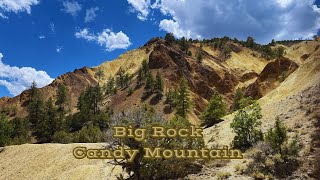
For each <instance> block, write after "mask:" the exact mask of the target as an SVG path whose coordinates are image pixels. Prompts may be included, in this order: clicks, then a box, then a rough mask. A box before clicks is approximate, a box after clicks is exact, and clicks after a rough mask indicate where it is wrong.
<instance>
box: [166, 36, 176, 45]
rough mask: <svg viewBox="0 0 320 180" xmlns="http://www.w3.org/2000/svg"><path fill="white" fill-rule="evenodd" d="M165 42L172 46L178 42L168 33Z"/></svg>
mask: <svg viewBox="0 0 320 180" xmlns="http://www.w3.org/2000/svg"><path fill="white" fill-rule="evenodd" d="M164 40H165V41H166V42H167V43H169V44H172V43H174V42H175V41H176V39H175V38H174V36H173V34H172V33H167V34H166V36H165V37H164Z"/></svg>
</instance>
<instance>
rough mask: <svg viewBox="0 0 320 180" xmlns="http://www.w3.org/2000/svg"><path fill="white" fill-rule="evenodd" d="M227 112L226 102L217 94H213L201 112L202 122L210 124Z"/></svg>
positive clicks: (217, 120) (216, 121)
mask: <svg viewBox="0 0 320 180" xmlns="http://www.w3.org/2000/svg"><path fill="white" fill-rule="evenodd" d="M226 113H227V104H226V103H225V102H224V101H223V98H222V96H221V95H219V94H214V95H213V96H212V98H211V99H210V102H209V105H208V107H207V108H206V109H205V111H204V112H202V114H201V119H202V121H203V122H202V124H203V125H205V126H207V127H208V126H212V125H214V124H216V123H218V122H219V121H220V118H222V117H223V116H225V115H226Z"/></svg>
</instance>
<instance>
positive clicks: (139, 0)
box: [127, 0, 151, 21]
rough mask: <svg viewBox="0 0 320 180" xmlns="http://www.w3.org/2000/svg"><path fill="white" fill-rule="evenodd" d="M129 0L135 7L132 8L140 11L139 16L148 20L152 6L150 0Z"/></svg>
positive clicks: (143, 19) (142, 19)
mask: <svg viewBox="0 0 320 180" xmlns="http://www.w3.org/2000/svg"><path fill="white" fill-rule="evenodd" d="M127 1H128V3H129V4H130V5H131V7H132V8H133V9H132V10H133V11H135V12H138V15H137V17H138V18H139V19H140V20H141V21H145V20H147V17H148V15H149V11H150V6H151V2H150V0H127Z"/></svg>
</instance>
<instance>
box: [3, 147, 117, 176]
mask: <svg viewBox="0 0 320 180" xmlns="http://www.w3.org/2000/svg"><path fill="white" fill-rule="evenodd" d="M77 146H85V147H87V148H102V147H103V144H88V143H86V144H24V145H18V146H9V147H5V149H4V150H3V151H2V152H1V153H0V172H1V173H0V179H16V180H19V179H21V180H24V179H34V180H38V179H39V180H42V179H74V180H76V179H79V180H80V179H83V180H85V179H88V180H91V179H116V175H119V173H121V172H122V168H121V167H115V168H114V166H113V165H110V164H108V161H109V160H99V159H98V160H92V159H87V158H86V159H76V158H74V157H73V154H72V151H73V149H74V148H75V147H77Z"/></svg>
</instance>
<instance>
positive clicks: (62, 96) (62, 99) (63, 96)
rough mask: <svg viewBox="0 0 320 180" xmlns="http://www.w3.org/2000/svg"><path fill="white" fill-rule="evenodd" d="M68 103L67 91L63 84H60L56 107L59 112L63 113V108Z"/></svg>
mask: <svg viewBox="0 0 320 180" xmlns="http://www.w3.org/2000/svg"><path fill="white" fill-rule="evenodd" d="M67 103H68V89H67V87H66V86H65V85H64V84H61V85H60V86H59V87H58V90H57V101H56V105H57V106H58V107H59V109H58V110H59V111H60V112H64V107H65V106H66V104H67Z"/></svg>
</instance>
